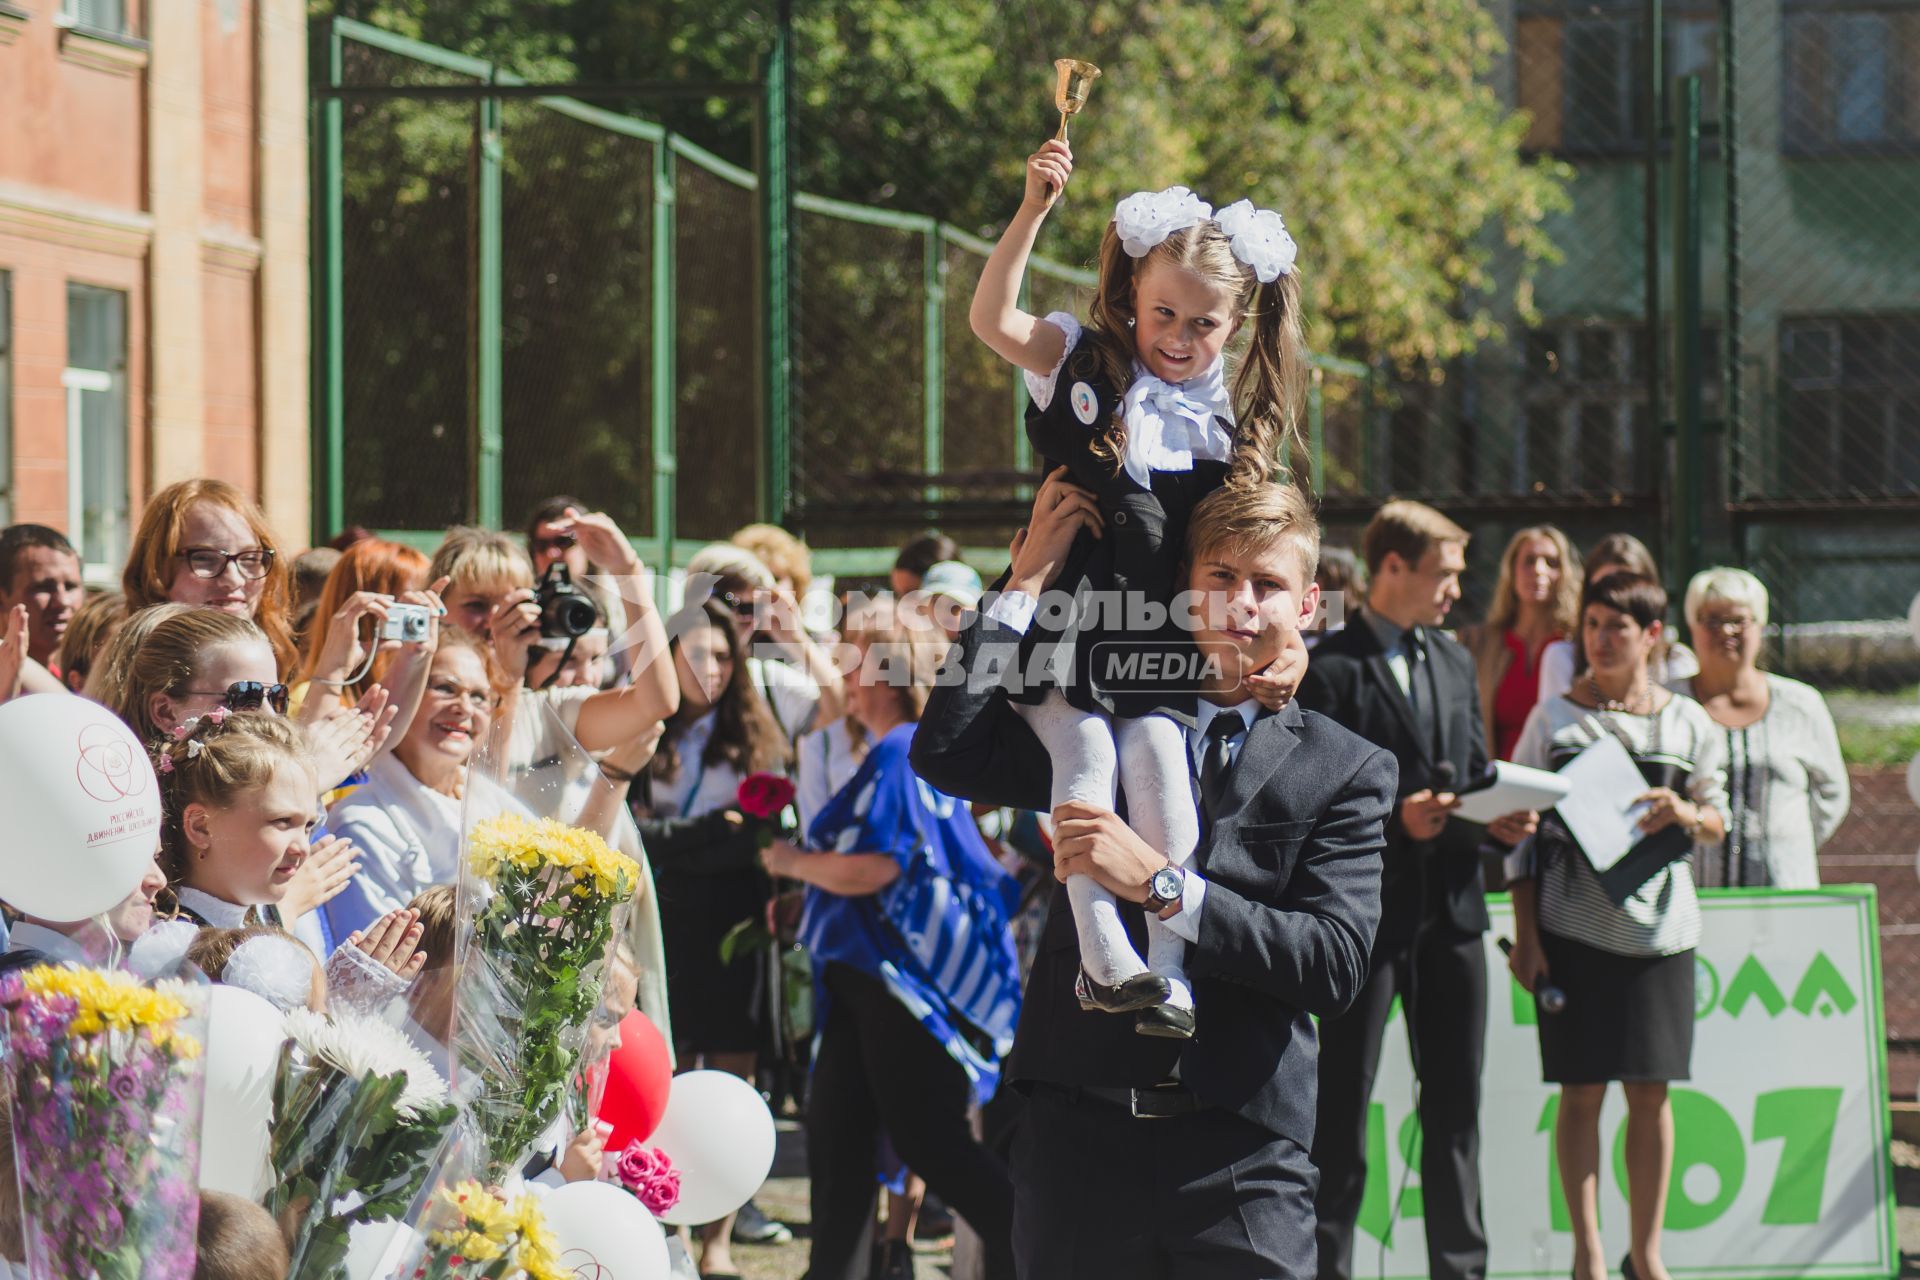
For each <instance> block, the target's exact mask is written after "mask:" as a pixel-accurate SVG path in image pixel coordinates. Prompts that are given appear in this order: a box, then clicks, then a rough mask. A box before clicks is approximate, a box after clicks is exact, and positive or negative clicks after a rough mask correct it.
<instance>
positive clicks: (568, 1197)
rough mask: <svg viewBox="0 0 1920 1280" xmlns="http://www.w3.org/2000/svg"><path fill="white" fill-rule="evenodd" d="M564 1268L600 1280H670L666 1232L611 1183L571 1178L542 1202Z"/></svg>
mask: <svg viewBox="0 0 1920 1280" xmlns="http://www.w3.org/2000/svg"><path fill="white" fill-rule="evenodd" d="M540 1212H541V1213H543V1214H545V1215H546V1219H547V1227H548V1229H549V1230H551V1231H552V1232H553V1238H554V1240H555V1242H556V1243H557V1244H558V1245H559V1249H558V1253H559V1255H560V1270H561V1271H562V1272H563V1273H566V1274H569V1275H571V1274H573V1273H575V1272H578V1273H579V1274H580V1275H583V1276H593V1277H595V1280H668V1277H669V1275H670V1271H669V1264H668V1262H667V1236H666V1233H665V1232H664V1231H662V1230H661V1229H660V1224H659V1223H658V1222H656V1221H654V1218H653V1215H652V1214H651V1213H648V1212H647V1207H646V1206H645V1205H643V1204H641V1203H640V1202H639V1201H638V1200H636V1199H634V1198H633V1196H632V1195H631V1194H629V1193H628V1192H626V1191H622V1190H621V1189H620V1188H619V1187H616V1186H613V1185H612V1184H611V1183H606V1182H569V1183H567V1184H566V1185H565V1186H563V1187H555V1188H554V1189H553V1190H552V1191H550V1192H548V1193H547V1196H546V1198H545V1199H543V1200H541V1202H540Z"/></svg>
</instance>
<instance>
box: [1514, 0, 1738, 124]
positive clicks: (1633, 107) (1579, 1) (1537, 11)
mask: <svg viewBox="0 0 1920 1280" xmlns="http://www.w3.org/2000/svg"><path fill="white" fill-rule="evenodd" d="M1644 12H1645V5H1644V4H1643V3H1642V2H1641V0H1597V2H1596V0H1521V5H1520V10H1519V13H1518V14H1517V15H1516V16H1515V19H1514V40H1513V49H1514V62H1515V67H1514V71H1515V91H1516V95H1517V97H1518V99H1519V106H1520V108H1521V109H1522V110H1524V111H1526V112H1527V113H1528V117H1529V125H1528V129H1527V138H1526V144H1525V145H1526V146H1527V148H1528V149H1529V150H1533V151H1553V152H1558V153H1560V154H1562V155H1575V156H1581V155H1584V156H1608V155H1625V154H1627V153H1630V152H1638V151H1639V150H1641V149H1642V148H1643V147H1644V146H1645V145H1646V128H1647V111H1648V107H1649V105H1650V102H1651V97H1652V95H1650V94H1649V93H1648V92H1647V81H1648V75H1647V67H1646V58H1645V56H1644V53H1645V50H1644V48H1643V46H1644V44H1645V41H1644V38H1643V36H1642V32H1643V31H1644V30H1645V26H1644V22H1643V15H1644ZM1719 32H1720V24H1719V21H1718V19H1717V18H1716V17H1715V16H1714V12H1713V9H1712V7H1711V6H1701V5H1697V4H1696V5H1691V6H1687V5H1669V6H1668V8H1667V11H1666V31H1665V35H1664V41H1665V53H1664V55H1663V57H1664V67H1663V70H1664V74H1665V76H1666V78H1667V79H1668V80H1669V81H1671V80H1672V79H1673V78H1674V77H1677V76H1692V75H1697V76H1699V77H1701V79H1702V81H1703V83H1702V84H1701V113H1702V115H1703V116H1705V117H1707V118H1714V117H1716V116H1717V114H1718V111H1719V107H1718V103H1719V94H1720V58H1719V38H1720V36H1719ZM1662 123H1664V122H1662Z"/></svg>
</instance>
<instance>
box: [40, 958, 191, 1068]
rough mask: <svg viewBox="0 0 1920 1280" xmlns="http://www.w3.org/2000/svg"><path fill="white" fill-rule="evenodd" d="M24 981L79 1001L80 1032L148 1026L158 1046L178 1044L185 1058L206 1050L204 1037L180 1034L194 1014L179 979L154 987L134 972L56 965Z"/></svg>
mask: <svg viewBox="0 0 1920 1280" xmlns="http://www.w3.org/2000/svg"><path fill="white" fill-rule="evenodd" d="M20 981H21V983H22V985H23V986H25V988H26V989H27V991H28V993H29V994H31V995H35V996H39V997H42V998H47V997H53V996H61V997H65V998H66V999H69V1000H71V1001H73V1003H74V1007H75V1012H74V1016H73V1021H72V1023H71V1024H70V1026H71V1029H72V1031H73V1033H74V1034H75V1035H80V1036H92V1035H99V1034H100V1033H101V1032H102V1031H107V1030H114V1031H132V1030H135V1029H138V1028H146V1029H148V1030H149V1032H150V1034H151V1036H152V1038H153V1041H154V1043H155V1044H158V1045H160V1046H161V1047H163V1048H167V1047H171V1048H173V1050H174V1052H175V1053H176V1054H178V1056H180V1057H183V1058H187V1057H194V1056H197V1055H198V1053H199V1051H200V1045H199V1042H198V1041H196V1040H194V1039H193V1038H192V1037H191V1036H186V1035H177V1034H175V1032H174V1029H173V1028H174V1024H175V1023H176V1022H178V1021H179V1020H180V1019H182V1018H184V1017H186V1016H187V1012H188V1010H187V1003H186V1001H185V1000H183V999H181V998H180V996H179V995H178V994H176V993H177V991H178V990H179V984H177V983H161V984H160V985H159V986H157V987H148V986H143V985H142V984H141V983H140V982H139V981H138V980H136V979H135V978H134V977H133V975H132V974H128V973H120V972H117V971H116V972H107V971H104V970H100V969H69V968H66V967H64V966H56V965H41V966H38V967H36V968H33V969H29V970H27V971H26V972H25V973H23V974H21V975H20Z"/></svg>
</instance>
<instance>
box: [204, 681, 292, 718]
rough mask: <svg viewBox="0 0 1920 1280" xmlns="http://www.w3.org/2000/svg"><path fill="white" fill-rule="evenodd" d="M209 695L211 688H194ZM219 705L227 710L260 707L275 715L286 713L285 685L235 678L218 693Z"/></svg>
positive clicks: (212, 692) (211, 692)
mask: <svg viewBox="0 0 1920 1280" xmlns="http://www.w3.org/2000/svg"><path fill="white" fill-rule="evenodd" d="M194 692H196V693H202V694H204V695H205V696H208V697H211V696H213V694H214V691H213V690H212V689H206V690H194ZM219 697H220V702H221V705H222V706H224V707H226V709H227V710H229V711H258V710H259V709H260V708H261V707H263V706H264V707H268V708H270V709H271V710H272V711H273V713H274V714H275V715H279V716H283V715H285V714H287V686H285V685H283V684H262V683H260V681H258V680H236V681H234V682H233V683H232V684H230V685H228V686H227V687H226V689H225V691H223V692H221V693H220V695H219Z"/></svg>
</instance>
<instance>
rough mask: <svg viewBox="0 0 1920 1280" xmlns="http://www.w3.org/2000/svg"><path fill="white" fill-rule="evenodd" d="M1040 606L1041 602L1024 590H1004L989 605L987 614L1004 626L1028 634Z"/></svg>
mask: <svg viewBox="0 0 1920 1280" xmlns="http://www.w3.org/2000/svg"><path fill="white" fill-rule="evenodd" d="M1039 608H1040V602H1039V601H1038V600H1035V599H1034V598H1033V597H1032V596H1030V595H1028V594H1027V593H1026V592H1024V591H1002V592H1001V593H1000V594H998V595H997V596H995V597H994V598H993V603H992V604H989V605H988V606H987V616H988V617H989V618H992V619H993V620H994V621H995V622H997V623H999V624H1000V625H1001V626H1003V627H1009V628H1011V629H1012V630H1014V631H1018V632H1019V633H1020V634H1021V635H1025V634H1027V628H1028V627H1030V626H1032V625H1033V615H1034V613H1035V612H1037V611H1038V610H1039Z"/></svg>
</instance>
